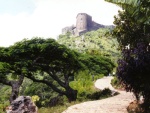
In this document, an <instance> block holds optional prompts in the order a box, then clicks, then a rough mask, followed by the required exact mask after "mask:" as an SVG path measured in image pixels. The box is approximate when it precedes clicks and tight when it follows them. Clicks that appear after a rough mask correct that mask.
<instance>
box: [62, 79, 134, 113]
mask: <svg viewBox="0 0 150 113" xmlns="http://www.w3.org/2000/svg"><path fill="white" fill-rule="evenodd" d="M112 78H113V77H104V78H102V79H99V80H97V81H96V82H95V87H97V88H99V89H104V88H110V89H111V90H115V89H114V88H113V87H112V86H111V85H110V81H111V79H112ZM118 92H119V93H120V94H119V95H117V96H114V97H110V98H107V99H102V100H97V101H88V102H84V103H81V104H76V105H73V106H71V107H69V108H68V109H67V110H65V111H64V112H63V113H127V110H126V108H127V106H128V105H129V103H130V102H132V101H133V100H135V98H134V96H133V94H132V93H127V92H125V91H118Z"/></svg>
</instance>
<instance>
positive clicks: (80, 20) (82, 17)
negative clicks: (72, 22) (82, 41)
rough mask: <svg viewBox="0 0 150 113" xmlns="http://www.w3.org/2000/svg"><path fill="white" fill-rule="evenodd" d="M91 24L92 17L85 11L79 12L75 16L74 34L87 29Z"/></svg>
mask: <svg viewBox="0 0 150 113" xmlns="http://www.w3.org/2000/svg"><path fill="white" fill-rule="evenodd" d="M91 26H92V17H91V16H89V15H88V14H86V13H79V14H78V15H77V17H76V35H80V33H81V32H82V33H85V32H87V31H89V28H90V27H91Z"/></svg>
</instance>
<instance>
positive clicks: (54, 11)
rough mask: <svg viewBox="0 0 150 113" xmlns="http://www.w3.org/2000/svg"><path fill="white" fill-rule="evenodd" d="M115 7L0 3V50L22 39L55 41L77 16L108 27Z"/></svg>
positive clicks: (99, 0) (87, 2)
mask: <svg viewBox="0 0 150 113" xmlns="http://www.w3.org/2000/svg"><path fill="white" fill-rule="evenodd" d="M118 9H119V7H117V6H116V5H114V4H110V3H107V2H104V0H0V46H9V45H12V44H14V43H15V42H17V41H20V40H22V39H23V38H29V39H30V38H32V37H34V36H39V37H43V38H49V37H52V38H55V39H56V37H57V36H58V35H59V34H60V33H61V29H62V28H63V27H66V26H70V25H73V24H75V22H76V15H77V14H78V13H88V14H89V15H91V16H92V18H93V20H94V21H96V22H98V23H100V24H104V25H112V24H113V17H114V15H116V14H117V12H118Z"/></svg>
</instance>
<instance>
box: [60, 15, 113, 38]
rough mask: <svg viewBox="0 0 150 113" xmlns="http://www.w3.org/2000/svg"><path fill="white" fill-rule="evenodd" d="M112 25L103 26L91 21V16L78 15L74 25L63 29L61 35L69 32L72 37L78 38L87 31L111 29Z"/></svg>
mask: <svg viewBox="0 0 150 113" xmlns="http://www.w3.org/2000/svg"><path fill="white" fill-rule="evenodd" d="M113 27H114V26H113V25H110V26H105V25H102V24H99V23H96V22H94V21H92V16H90V15H88V14H86V13H79V14H78V15H77V17H76V25H72V26H69V27H65V28H63V29H62V34H66V33H67V32H70V33H71V34H72V35H75V36H80V35H82V34H84V33H86V32H88V31H92V30H97V29H99V28H113Z"/></svg>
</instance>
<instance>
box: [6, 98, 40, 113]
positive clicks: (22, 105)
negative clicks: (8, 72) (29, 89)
mask: <svg viewBox="0 0 150 113" xmlns="http://www.w3.org/2000/svg"><path fill="white" fill-rule="evenodd" d="M6 113H38V109H37V106H36V105H35V104H34V102H32V100H31V97H30V96H19V97H18V98H17V99H16V100H14V101H13V102H12V103H11V105H10V106H8V107H7V108H6Z"/></svg>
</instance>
